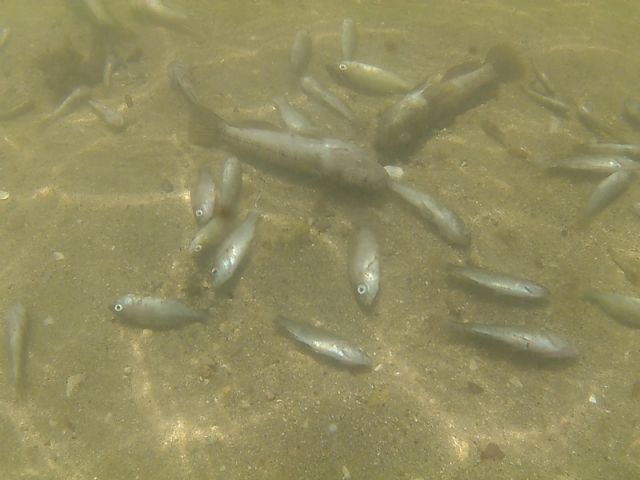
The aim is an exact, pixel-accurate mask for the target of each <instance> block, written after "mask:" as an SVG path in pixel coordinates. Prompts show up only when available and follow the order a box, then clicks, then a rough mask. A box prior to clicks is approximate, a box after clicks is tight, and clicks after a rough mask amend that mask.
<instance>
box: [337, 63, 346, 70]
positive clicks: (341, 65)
mask: <svg viewBox="0 0 640 480" xmlns="http://www.w3.org/2000/svg"><path fill="white" fill-rule="evenodd" d="M346 69H347V64H346V63H341V64H340V65H338V70H342V71H343V72H344V71H345V70H346Z"/></svg>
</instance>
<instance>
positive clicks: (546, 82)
mask: <svg viewBox="0 0 640 480" xmlns="http://www.w3.org/2000/svg"><path fill="white" fill-rule="evenodd" d="M533 74H534V75H535V76H536V79H537V80H538V83H539V84H540V85H542V87H543V88H544V89H545V91H546V92H547V95H549V96H551V97H555V96H556V95H557V94H556V92H557V90H556V87H554V85H553V82H552V81H551V79H550V78H549V75H547V74H546V73H545V72H543V71H542V70H540V69H539V68H538V67H537V66H536V65H535V64H534V65H533Z"/></svg>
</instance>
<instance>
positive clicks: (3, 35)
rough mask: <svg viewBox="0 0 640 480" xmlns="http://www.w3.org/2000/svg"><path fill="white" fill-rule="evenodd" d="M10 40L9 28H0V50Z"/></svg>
mask: <svg viewBox="0 0 640 480" xmlns="http://www.w3.org/2000/svg"><path fill="white" fill-rule="evenodd" d="M10 38H11V28H9V27H0V50H2V48H4V46H5V45H6V44H7V42H8V41H9V39H10Z"/></svg>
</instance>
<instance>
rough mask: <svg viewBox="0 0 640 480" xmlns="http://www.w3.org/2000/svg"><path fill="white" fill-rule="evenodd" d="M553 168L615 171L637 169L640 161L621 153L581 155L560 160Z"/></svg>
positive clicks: (549, 166)
mask: <svg viewBox="0 0 640 480" xmlns="http://www.w3.org/2000/svg"><path fill="white" fill-rule="evenodd" d="M547 168H549V169H553V170H580V171H584V172H593V173H614V172H617V171H618V170H637V169H638V168H640V162H636V161H635V160H633V159H631V158H629V157H625V156H621V155H579V156H575V157H569V158H565V159H563V160H558V161H555V162H553V163H551V164H550V165H548V167H547Z"/></svg>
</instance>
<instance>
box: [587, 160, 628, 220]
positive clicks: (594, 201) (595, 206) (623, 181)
mask: <svg viewBox="0 0 640 480" xmlns="http://www.w3.org/2000/svg"><path fill="white" fill-rule="evenodd" d="M634 178H635V172H633V171H631V170H618V171H617V172H613V173H612V174H610V175H609V176H608V177H607V178H605V179H604V180H602V182H600V183H599V184H598V186H597V187H596V189H595V190H594V191H593V193H592V194H591V197H589V201H588V202H587V207H586V208H585V211H584V215H585V217H591V216H593V215H595V214H596V213H598V212H600V211H601V210H603V209H604V208H606V207H607V206H608V205H609V204H610V203H611V202H613V201H614V200H615V199H616V198H618V197H619V196H620V195H622V193H623V192H624V191H625V190H626V189H627V188H629V185H631V182H632V181H633V179H634Z"/></svg>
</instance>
